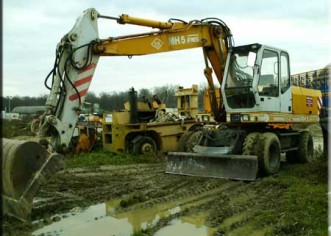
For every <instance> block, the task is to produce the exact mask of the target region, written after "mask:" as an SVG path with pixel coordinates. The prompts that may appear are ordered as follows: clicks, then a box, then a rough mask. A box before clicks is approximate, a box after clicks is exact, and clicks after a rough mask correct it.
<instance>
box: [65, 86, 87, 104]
mask: <svg viewBox="0 0 331 236" xmlns="http://www.w3.org/2000/svg"><path fill="white" fill-rule="evenodd" d="M87 90H88V88H87V89H84V90H82V91H80V92H79V95H80V97H84V96H85V95H86V94H87ZM77 99H78V94H77V93H74V94H73V95H71V96H70V97H69V100H71V101H74V100H77Z"/></svg>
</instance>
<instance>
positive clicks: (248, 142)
mask: <svg viewBox="0 0 331 236" xmlns="http://www.w3.org/2000/svg"><path fill="white" fill-rule="evenodd" d="M260 135H261V133H259V132H252V133H249V134H248V135H247V136H246V137H245V140H244V143H243V148H242V154H243V155H253V156H255V155H257V148H258V143H259V137H260Z"/></svg>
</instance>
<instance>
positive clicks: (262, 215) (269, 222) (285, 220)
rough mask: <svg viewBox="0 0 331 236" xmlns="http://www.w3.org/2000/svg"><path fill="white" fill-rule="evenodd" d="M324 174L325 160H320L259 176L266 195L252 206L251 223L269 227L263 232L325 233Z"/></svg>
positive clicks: (292, 233) (270, 233)
mask: <svg viewBox="0 0 331 236" xmlns="http://www.w3.org/2000/svg"><path fill="white" fill-rule="evenodd" d="M327 176H328V167H327V161H325V160H322V159H320V160H318V161H316V162H313V163H309V164H303V165H302V164H301V165H295V164H293V165H287V166H286V168H284V169H282V170H281V172H280V174H279V175H278V176H276V177H274V176H272V177H268V178H264V179H262V180H261V188H262V187H263V188H264V189H265V188H268V186H269V188H270V196H269V198H268V200H266V201H261V202H260V203H259V205H258V207H257V208H256V210H255V212H254V220H253V221H254V223H255V224H256V225H257V226H258V227H259V228H261V227H268V226H272V227H271V231H270V232H268V233H267V235H327V227H328V222H327V221H328V196H327V192H328V186H327V179H328V178H327ZM281 189H282V190H281Z"/></svg>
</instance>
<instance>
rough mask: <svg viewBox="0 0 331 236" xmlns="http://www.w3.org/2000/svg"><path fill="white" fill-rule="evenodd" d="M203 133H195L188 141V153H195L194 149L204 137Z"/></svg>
mask: <svg viewBox="0 0 331 236" xmlns="http://www.w3.org/2000/svg"><path fill="white" fill-rule="evenodd" d="M202 135H203V133H202V131H195V132H194V133H193V134H191V135H190V136H189V137H188V139H187V141H186V152H193V148H194V146H195V145H197V144H198V143H199V141H200V139H201V137H202Z"/></svg>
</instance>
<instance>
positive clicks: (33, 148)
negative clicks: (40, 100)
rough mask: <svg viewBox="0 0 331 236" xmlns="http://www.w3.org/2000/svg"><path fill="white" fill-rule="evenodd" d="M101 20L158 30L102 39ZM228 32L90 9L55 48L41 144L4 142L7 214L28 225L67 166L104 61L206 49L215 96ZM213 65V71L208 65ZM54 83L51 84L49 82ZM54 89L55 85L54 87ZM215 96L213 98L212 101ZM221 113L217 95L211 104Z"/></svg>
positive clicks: (217, 23)
mask: <svg viewBox="0 0 331 236" xmlns="http://www.w3.org/2000/svg"><path fill="white" fill-rule="evenodd" d="M98 18H106V19H110V20H116V21H117V23H119V24H133V25H139V26H145V27H150V28H154V30H153V31H151V32H147V33H141V34H132V35H124V36H118V37H109V38H107V39H99V33H98V24H97V21H98ZM231 45H232V36H231V32H230V30H229V28H228V27H227V26H226V25H225V24H224V23H223V22H222V21H221V20H219V19H215V18H207V19H204V20H193V21H190V22H184V21H181V20H169V21H168V22H160V21H154V20H148V19H141V18H136V17H130V16H128V15H121V16H119V17H109V16H103V15H100V14H99V13H98V12H97V11H96V10H95V9H88V10H86V11H84V13H83V14H82V16H80V17H79V18H78V19H77V21H76V23H75V25H74V27H73V28H72V29H71V30H70V31H69V32H68V33H67V34H66V35H65V36H64V37H63V38H62V39H61V41H60V42H59V44H58V45H57V47H56V57H55V62H54V66H53V68H52V70H51V71H50V73H49V74H48V76H47V78H46V80H45V85H46V87H47V88H48V89H49V90H50V94H49V96H48V99H47V102H46V111H45V113H44V114H43V115H42V116H41V117H40V118H39V119H38V120H37V121H35V122H34V123H33V125H32V127H33V130H34V131H35V132H36V133H37V134H38V136H39V140H40V141H39V143H36V142H19V141H16V140H6V139H3V140H2V142H3V160H2V165H3V166H2V167H3V172H4V176H5V178H3V193H2V199H3V214H4V215H9V216H13V217H15V218H18V219H21V220H23V221H25V220H28V219H29V217H30V212H31V208H32V200H33V196H34V194H35V193H36V192H37V190H38V189H39V187H40V185H41V184H43V183H44V182H45V181H46V180H47V179H48V178H49V177H50V176H51V175H52V174H54V173H55V172H57V171H58V170H60V169H62V168H63V167H64V164H63V163H64V160H63V155H61V154H65V153H66V152H67V149H68V147H69V144H70V140H71V138H72V135H73V131H74V128H75V125H76V122H77V120H78V117H79V113H80V111H81V107H82V105H83V103H84V100H85V97H86V95H87V92H88V89H89V86H90V83H91V81H92V78H93V74H94V71H95V70H96V67H97V64H98V60H99V57H100V56H129V57H131V56H137V55H146V54H155V53H164V52H171V51H177V50H187V49H191V48H199V47H200V48H202V49H203V56H204V58H205V64H206V68H205V75H206V78H207V81H208V84H209V89H210V94H211V95H213V94H215V93H214V90H215V86H214V83H213V79H212V68H213V70H214V73H215V75H216V77H217V80H218V82H219V83H220V84H221V82H222V77H223V73H224V67H225V61H226V57H227V51H228V48H229V47H231ZM209 64H210V65H211V67H210V66H209ZM49 80H51V82H49ZM49 84H50V85H49ZM211 97H213V96H211ZM211 104H212V107H213V112H214V114H219V107H218V104H222V103H217V102H216V96H214V98H213V99H212V101H211Z"/></svg>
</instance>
